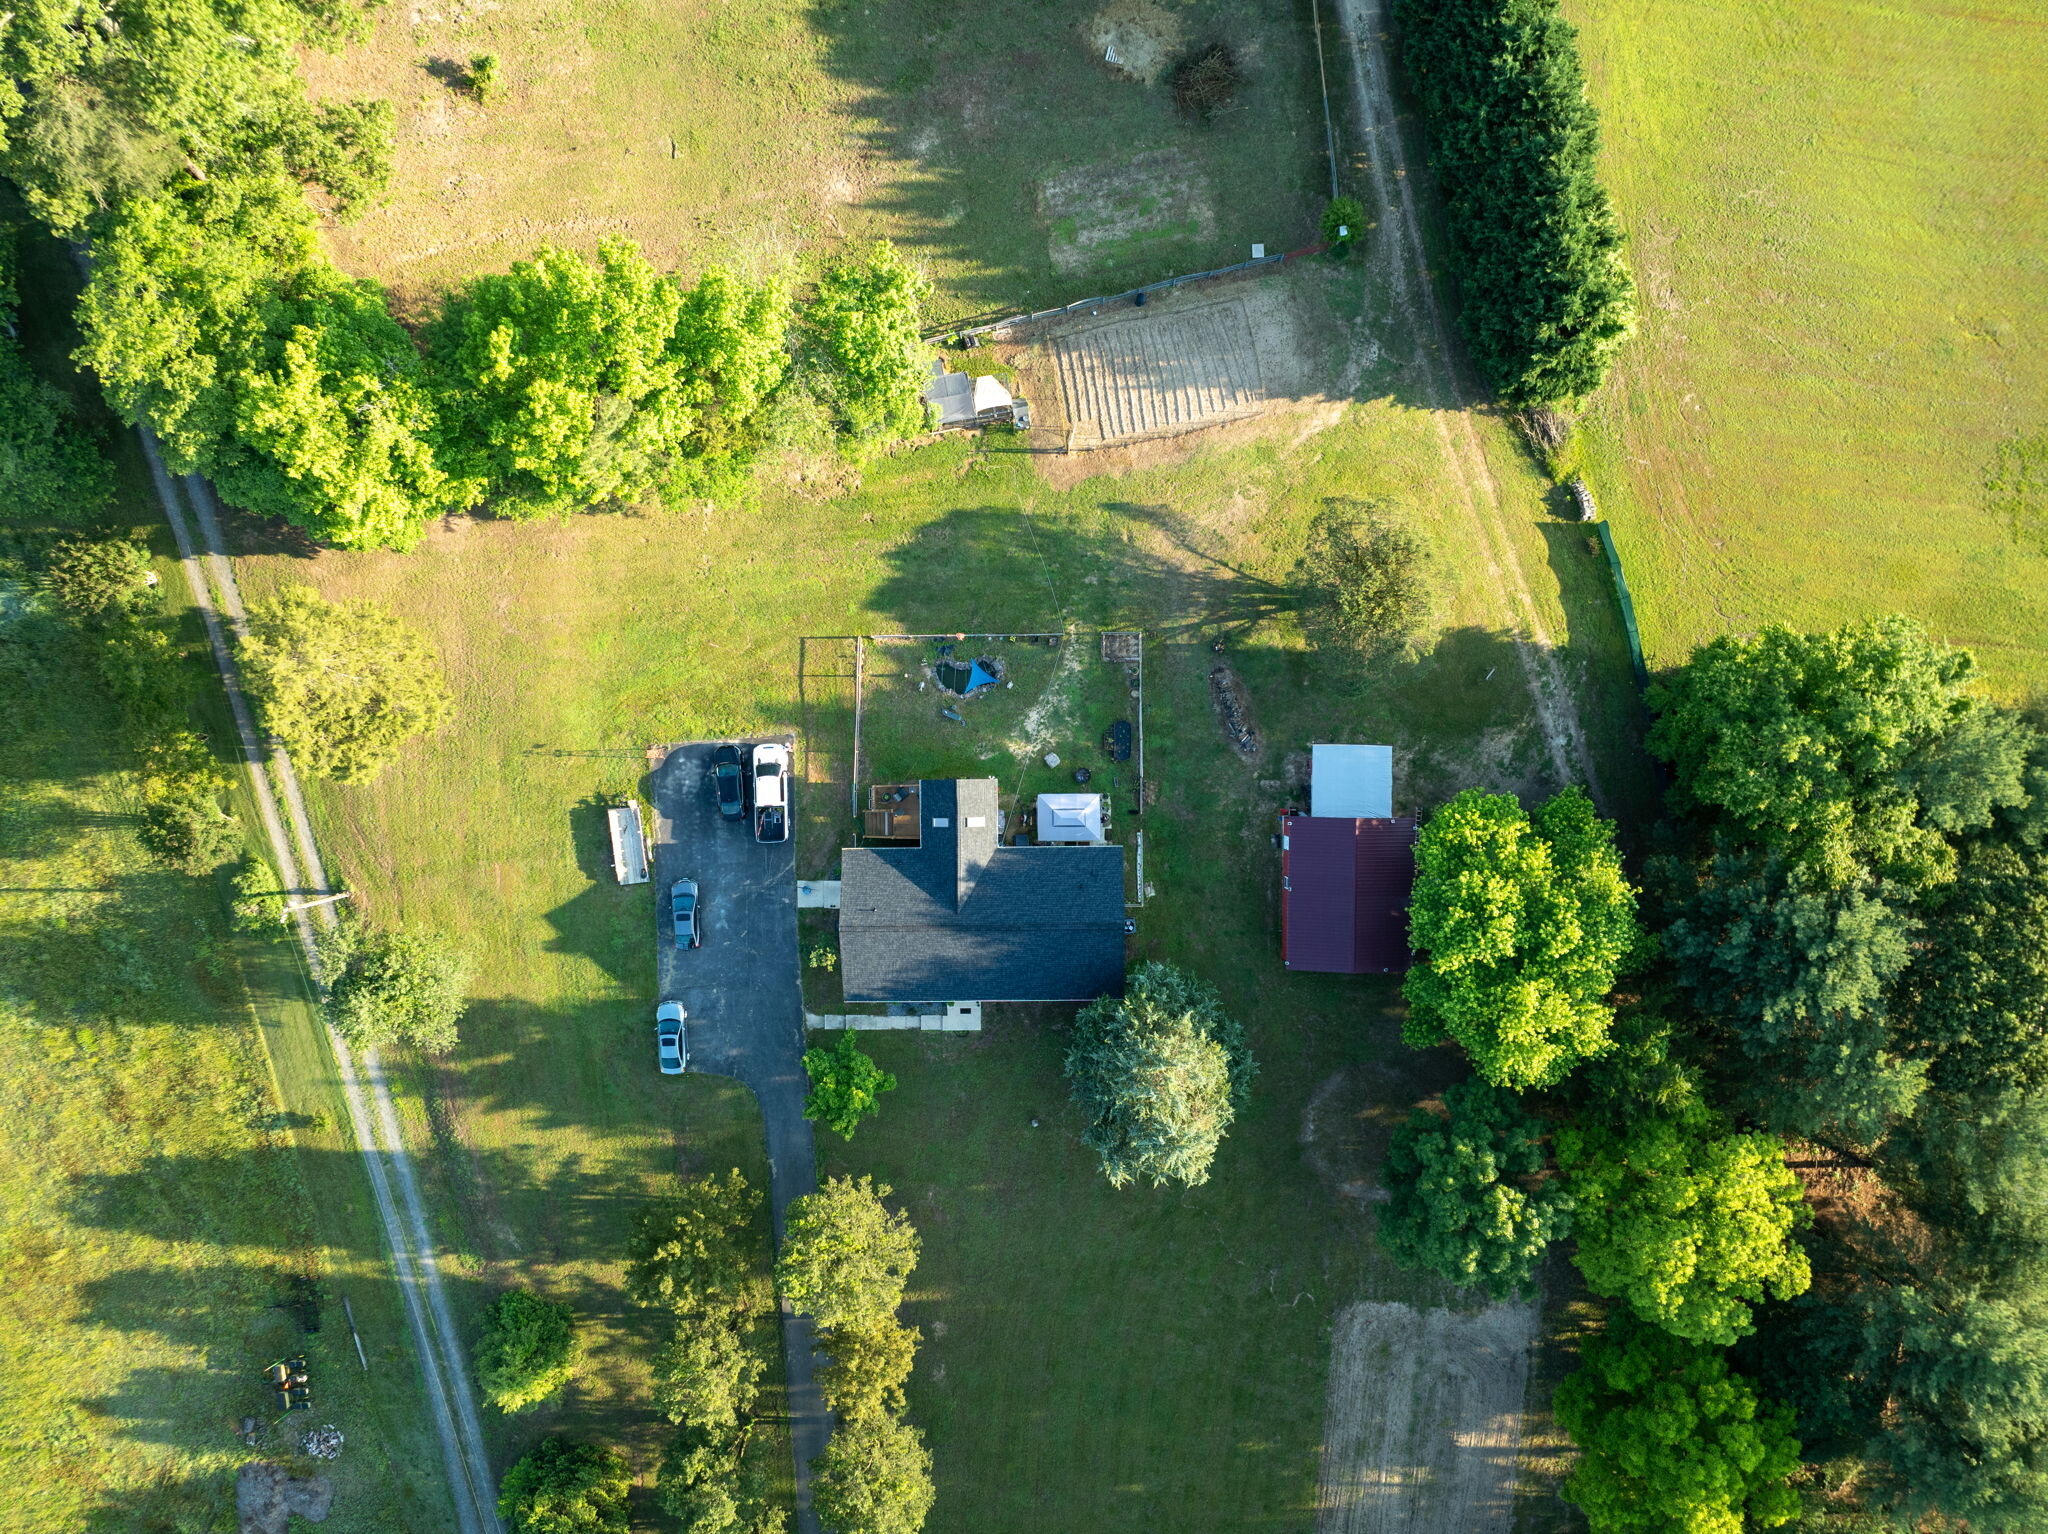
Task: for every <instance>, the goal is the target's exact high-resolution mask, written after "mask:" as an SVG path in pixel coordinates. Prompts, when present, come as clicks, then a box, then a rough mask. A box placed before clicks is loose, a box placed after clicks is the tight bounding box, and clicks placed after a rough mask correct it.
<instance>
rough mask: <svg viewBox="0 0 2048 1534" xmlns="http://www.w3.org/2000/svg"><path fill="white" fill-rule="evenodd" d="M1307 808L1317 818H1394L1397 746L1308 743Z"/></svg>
mask: <svg viewBox="0 0 2048 1534" xmlns="http://www.w3.org/2000/svg"><path fill="white" fill-rule="evenodd" d="M1308 812H1309V814H1311V815H1314V816H1316V817H1317V818H1318V819H1330V820H1388V819H1391V818H1392V816H1393V813H1394V748H1393V747H1392V746H1333V745H1321V746H1311V747H1309V766H1308Z"/></svg>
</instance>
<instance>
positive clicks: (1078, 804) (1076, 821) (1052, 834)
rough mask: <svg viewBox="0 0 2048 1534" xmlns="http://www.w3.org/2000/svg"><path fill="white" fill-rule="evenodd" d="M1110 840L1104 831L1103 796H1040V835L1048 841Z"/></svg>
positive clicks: (1093, 841)
mask: <svg viewBox="0 0 2048 1534" xmlns="http://www.w3.org/2000/svg"><path fill="white" fill-rule="evenodd" d="M1107 839H1108V838H1107V837H1105V836H1104V835H1103V832H1102V795H1100V794H1040V795H1039V796H1038V834H1037V837H1036V840H1037V841H1038V842H1039V843H1040V844H1041V845H1043V844H1044V843H1046V842H1085V843H1088V844H1090V845H1095V844H1099V843H1101V842H1103V841H1106V840H1107Z"/></svg>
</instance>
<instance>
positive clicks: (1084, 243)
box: [1038, 149, 1216, 272]
mask: <svg viewBox="0 0 2048 1534" xmlns="http://www.w3.org/2000/svg"><path fill="white" fill-rule="evenodd" d="M1038 211H1039V214H1040V216H1041V217H1043V218H1044V219H1045V221H1046V222H1047V223H1048V224H1049V225H1051V227H1052V236H1051V243H1050V249H1049V254H1050V257H1051V260H1052V264H1053V267H1054V269H1055V270H1057V271H1061V272H1074V271H1079V270H1081V269H1082V268H1083V267H1088V266H1101V265H1121V264H1126V263H1128V262H1129V261H1130V260H1131V259H1132V258H1133V257H1134V256H1136V255H1138V254H1141V253H1142V251H1143V249H1144V247H1145V246H1147V245H1150V244H1154V243H1161V244H1163V243H1167V242H1176V241H1184V240H1213V239H1214V238H1215V237H1216V209H1215V207H1214V205H1213V204H1212V203H1211V201H1210V197H1209V188H1208V184H1207V183H1206V182H1205V181H1204V179H1203V177H1202V173H1201V172H1200V171H1199V170H1197V169H1196V168H1195V163H1194V161H1192V160H1190V159H1189V158H1188V157H1187V156H1186V155H1184V154H1182V153H1181V152H1180V151H1179V150H1178V149H1153V150H1148V151H1146V152H1145V153H1144V154H1141V155H1135V156H1130V157H1127V158H1124V159H1119V160H1112V161H1106V162H1104V163H1102V164H1099V165H1082V166H1078V167H1076V168H1075V169H1073V170H1064V171H1061V172H1060V173H1059V174H1058V175H1056V176H1048V177H1047V178H1046V180H1045V182H1044V184H1043V185H1042V186H1041V187H1040V188H1039V193H1038Z"/></svg>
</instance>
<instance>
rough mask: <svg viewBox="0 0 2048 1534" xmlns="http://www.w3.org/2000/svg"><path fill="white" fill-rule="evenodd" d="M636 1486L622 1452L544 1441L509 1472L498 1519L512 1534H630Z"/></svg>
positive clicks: (500, 1491)
mask: <svg viewBox="0 0 2048 1534" xmlns="http://www.w3.org/2000/svg"><path fill="white" fill-rule="evenodd" d="M632 1488H633V1470H632V1467H631V1466H630V1465H628V1464H627V1463H626V1456H625V1455H623V1454H621V1453H619V1451H618V1450H616V1449H608V1448H604V1447H602V1446H600V1445H598V1444H590V1443H577V1442H574V1441H573V1440H570V1439H566V1438H543V1439H542V1440H541V1441H540V1442H539V1443H538V1444H536V1445H534V1447H533V1448H531V1449H529V1450H528V1451H527V1453H526V1456H525V1457H524V1458H523V1459H521V1460H520V1461H519V1462H518V1463H517V1464H515V1465H513V1467H512V1468H511V1469H510V1470H508V1471H506V1472H505V1479H504V1481H503V1482H502V1483H501V1484H500V1486H499V1488H498V1515H499V1516H500V1517H502V1518H503V1519H504V1520H505V1522H506V1524H507V1525H508V1526H509V1527H510V1530H511V1534H626V1531H627V1529H628V1527H629V1525H630V1514H629V1512H628V1508H627V1502H626V1499H627V1496H628V1494H629V1493H630V1492H631V1491H632Z"/></svg>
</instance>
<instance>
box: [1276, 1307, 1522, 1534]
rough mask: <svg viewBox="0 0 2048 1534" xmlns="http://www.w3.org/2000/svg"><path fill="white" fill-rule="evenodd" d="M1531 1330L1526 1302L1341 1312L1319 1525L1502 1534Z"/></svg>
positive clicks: (1360, 1530) (1509, 1523)
mask: <svg viewBox="0 0 2048 1534" xmlns="http://www.w3.org/2000/svg"><path fill="white" fill-rule="evenodd" d="M1535 1337H1536V1308H1535V1307H1534V1306H1533V1305H1521V1304H1512V1305H1489V1306H1488V1307H1487V1308H1486V1309H1485V1310H1482V1311H1479V1312H1477V1313H1476V1314H1470V1315H1460V1314H1458V1313H1456V1312H1453V1311H1448V1310H1417V1309H1416V1308H1415V1307H1414V1306H1412V1305H1400V1304H1380V1303H1365V1304H1357V1305H1351V1306H1348V1307H1346V1308H1345V1309H1344V1310H1343V1311H1342V1312H1341V1313H1339V1315H1338V1317H1337V1324H1336V1328H1335V1332H1334V1335H1333V1336H1332V1338H1331V1344H1330V1346H1331V1356H1330V1394H1329V1402H1328V1405H1327V1407H1326V1409H1325V1414H1324V1418H1323V1469H1322V1477H1321V1483H1320V1485H1319V1486H1318V1487H1317V1495H1316V1534H1509V1531H1510V1530H1511V1529H1512V1527H1513V1525H1514V1512H1515V1480H1516V1474H1517V1470H1518V1455H1519V1452H1520V1448H1521V1441H1522V1400H1523V1396H1524V1394H1525V1393H1526V1391H1527V1389H1528V1383H1529V1352H1530V1347H1531V1345H1532V1343H1533V1342H1534V1341H1535Z"/></svg>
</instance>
